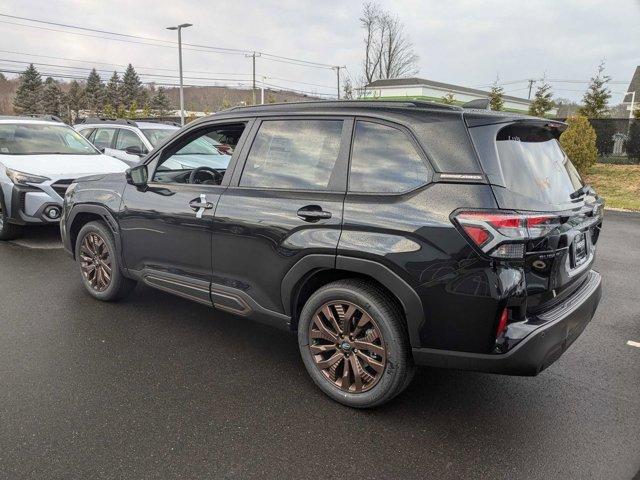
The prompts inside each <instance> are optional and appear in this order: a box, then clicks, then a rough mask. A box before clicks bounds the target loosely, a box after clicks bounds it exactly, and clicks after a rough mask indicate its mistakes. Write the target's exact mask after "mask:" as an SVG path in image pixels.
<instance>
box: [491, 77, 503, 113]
mask: <svg viewBox="0 0 640 480" xmlns="http://www.w3.org/2000/svg"><path fill="white" fill-rule="evenodd" d="M489 108H491V110H495V111H496V112H498V111H501V110H503V109H504V88H502V87H501V86H500V85H499V84H498V79H497V78H496V81H495V83H494V84H493V86H492V87H491V91H490V92H489Z"/></svg>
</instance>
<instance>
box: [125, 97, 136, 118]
mask: <svg viewBox="0 0 640 480" xmlns="http://www.w3.org/2000/svg"><path fill="white" fill-rule="evenodd" d="M137 116H138V102H137V101H136V100H134V101H133V103H132V104H131V106H130V107H129V111H128V112H127V118H131V119H135V118H136V117H137Z"/></svg>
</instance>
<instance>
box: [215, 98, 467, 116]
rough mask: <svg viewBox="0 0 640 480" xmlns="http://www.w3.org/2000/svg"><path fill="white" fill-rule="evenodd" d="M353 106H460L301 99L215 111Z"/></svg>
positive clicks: (408, 102)
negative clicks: (301, 100) (298, 100)
mask: <svg viewBox="0 0 640 480" xmlns="http://www.w3.org/2000/svg"><path fill="white" fill-rule="evenodd" d="M333 106H335V107H353V108H359V107H362V108H371V107H379V108H399V107H400V108H402V107H417V108H428V109H432V110H433V109H437V110H458V111H460V110H461V108H460V107H458V106H456V105H446V104H444V103H437V102H428V101H424V100H411V99H407V100H384V99H380V100H367V99H362V100H315V101H303V102H284V103H267V104H264V105H247V106H245V107H241V106H235V107H231V108H227V109H225V110H221V111H219V112H217V113H218V114H220V113H226V112H230V111H234V110H245V109H246V110H254V109H255V110H270V109H279V108H286V109H296V108H323V107H333Z"/></svg>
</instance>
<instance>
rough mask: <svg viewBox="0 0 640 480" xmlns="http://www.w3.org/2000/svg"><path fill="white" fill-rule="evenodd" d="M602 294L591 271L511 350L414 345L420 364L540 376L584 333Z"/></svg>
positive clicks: (600, 280)
mask: <svg viewBox="0 0 640 480" xmlns="http://www.w3.org/2000/svg"><path fill="white" fill-rule="evenodd" d="M601 296H602V278H601V276H600V274H599V273H598V272H595V271H593V270H591V271H590V272H589V276H588V278H587V280H586V281H585V283H584V285H583V286H581V287H580V288H579V289H578V290H577V291H576V292H575V293H574V294H573V295H572V296H571V297H569V298H568V299H567V300H566V301H564V302H563V303H561V304H560V305H557V306H556V307H554V308H553V309H551V310H550V311H548V312H545V313H544V314H540V315H539V316H538V318H537V320H538V321H539V322H540V327H539V328H537V329H536V330H534V331H533V332H532V333H530V334H529V335H528V336H527V337H525V338H524V339H523V340H522V341H521V342H520V343H518V344H517V345H516V346H515V347H513V348H512V349H511V350H510V351H509V352H507V353H495V354H481V353H465V352H457V351H450V350H437V349H432V348H414V349H413V358H414V360H415V362H416V363H417V364H418V365H428V366H433V367H441V368H453V369H459V370H474V371H479V372H490V373H501V374H505V375H537V374H538V373H540V372H541V371H542V370H544V369H545V368H547V367H548V366H549V365H551V364H552V363H553V362H555V361H556V360H557V359H558V358H560V356H561V355H562V354H563V353H564V351H565V350H566V349H567V348H568V347H569V346H570V345H571V344H572V343H573V342H574V341H575V339H576V338H578V336H579V335H580V334H581V333H582V332H583V330H584V328H585V327H586V326H587V324H588V323H589V321H590V320H591V319H592V318H593V315H594V313H595V311H596V308H597V307H598V303H599V302H600V298H601Z"/></svg>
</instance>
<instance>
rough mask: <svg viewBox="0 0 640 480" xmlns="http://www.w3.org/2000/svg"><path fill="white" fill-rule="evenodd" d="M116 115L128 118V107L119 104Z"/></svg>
mask: <svg viewBox="0 0 640 480" xmlns="http://www.w3.org/2000/svg"><path fill="white" fill-rule="evenodd" d="M116 117H118V118H127V109H126V108H124V105H122V104H120V105H118V108H117V109H116Z"/></svg>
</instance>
